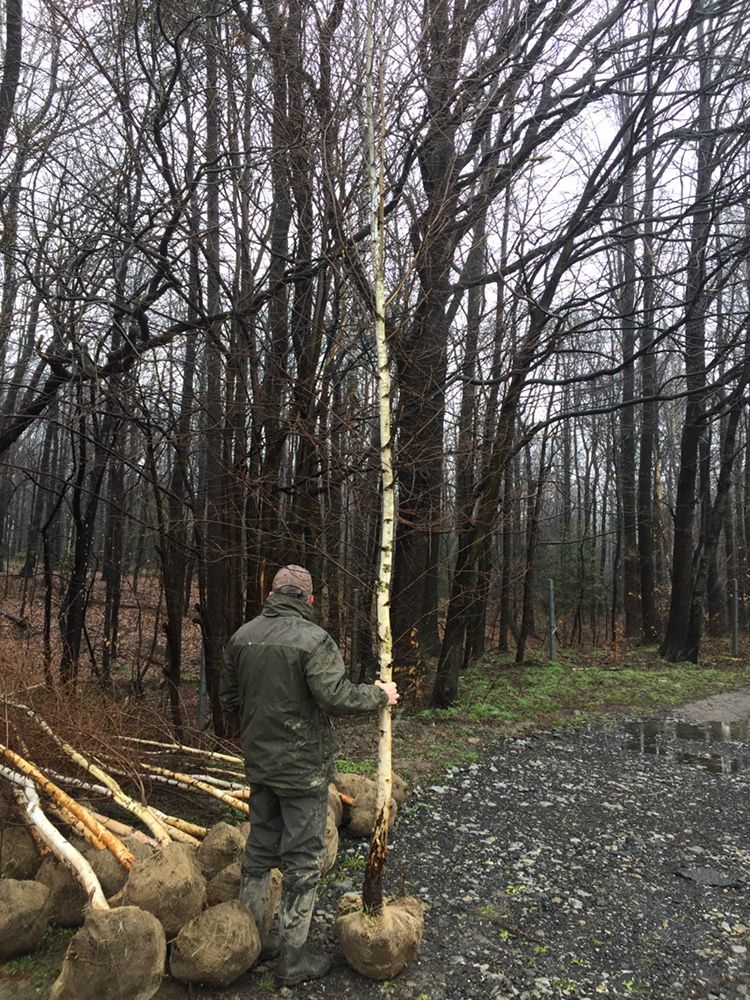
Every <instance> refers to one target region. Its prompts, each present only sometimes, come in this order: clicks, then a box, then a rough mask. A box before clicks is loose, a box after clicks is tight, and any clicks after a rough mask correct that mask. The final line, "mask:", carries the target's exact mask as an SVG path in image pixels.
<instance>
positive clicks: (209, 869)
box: [196, 823, 247, 879]
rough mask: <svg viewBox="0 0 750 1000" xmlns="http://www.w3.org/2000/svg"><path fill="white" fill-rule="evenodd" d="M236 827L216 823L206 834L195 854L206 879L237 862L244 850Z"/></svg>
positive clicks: (240, 835)
mask: <svg viewBox="0 0 750 1000" xmlns="http://www.w3.org/2000/svg"><path fill="white" fill-rule="evenodd" d="M246 840H247V837H243V836H242V834H241V833H240V831H239V830H238V829H237V827H236V826H231V825H230V824H229V823H216V824H215V825H214V826H212V827H211V829H210V830H209V831H208V833H207V834H206V836H205V838H204V839H203V841H202V843H201V845H200V847H199V848H198V850H197V852H196V858H197V861H198V864H199V866H200V870H201V871H202V872H203V874H204V875H205V877H206V878H207V879H211V878H213V877H214V875H218V874H219V872H220V871H222V870H223V869H224V868H226V867H227V865H231V864H232V862H233V861H239V859H240V858H241V857H242V852H243V851H244V850H245V841H246Z"/></svg>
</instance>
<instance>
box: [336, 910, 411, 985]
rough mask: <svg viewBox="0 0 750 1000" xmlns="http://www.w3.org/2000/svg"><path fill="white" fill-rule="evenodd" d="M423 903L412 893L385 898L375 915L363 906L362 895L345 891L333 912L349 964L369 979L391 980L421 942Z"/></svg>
mask: <svg viewBox="0 0 750 1000" xmlns="http://www.w3.org/2000/svg"><path fill="white" fill-rule="evenodd" d="M423 930H424V906H423V905H422V903H421V901H420V900H418V899H416V898H415V897H414V896H402V897H400V898H399V899H392V900H388V901H386V902H385V903H384V904H383V909H382V910H381V912H380V913H379V914H377V915H376V916H370V915H369V914H367V913H365V912H364V911H363V909H362V897H361V896H359V895H358V894H356V893H346V895H345V896H343V897H342V899H341V901H340V903H339V906H338V912H337V914H336V931H337V933H338V938H339V943H340V944H341V950H342V951H343V953H344V956H345V958H346V960H347V962H348V963H349V965H350V966H351V967H352V968H353V969H354V970H355V971H357V972H359V973H360V974H361V975H363V976H366V977H367V978H368V979H378V980H385V979H392V978H393V977H394V976H397V975H398V974H399V972H402V971H403V970H404V969H405V968H406V966H407V965H408V964H409V963H410V962H412V961H413V960H414V958H415V957H416V954H417V952H418V951H419V945H420V942H421V941H422V931H423Z"/></svg>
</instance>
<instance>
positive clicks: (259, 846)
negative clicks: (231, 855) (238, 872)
mask: <svg viewBox="0 0 750 1000" xmlns="http://www.w3.org/2000/svg"><path fill="white" fill-rule="evenodd" d="M327 810H328V786H327V785H325V784H324V785H323V786H322V788H321V789H319V790H317V791H315V792H312V793H308V794H306V795H289V794H287V793H286V792H285V793H283V794H280V793H279V792H278V790H275V789H273V788H270V787H269V786H268V785H252V786H251V794H250V834H249V835H248V838H247V843H246V845H245V853H244V856H243V858H242V874H243V876H244V877H246V878H259V877H261V876H262V875H264V874H265V872H267V871H270V869H271V868H280V869H281V871H282V872H283V874H284V892H285V893H288V894H290V895H297V894H298V893H302V892H306V891H307V890H308V889H314V888H315V887H316V886H317V884H318V882H319V880H320V870H321V862H322V860H323V854H324V850H325V835H326V813H327Z"/></svg>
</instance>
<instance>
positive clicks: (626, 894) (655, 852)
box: [159, 706, 750, 1000]
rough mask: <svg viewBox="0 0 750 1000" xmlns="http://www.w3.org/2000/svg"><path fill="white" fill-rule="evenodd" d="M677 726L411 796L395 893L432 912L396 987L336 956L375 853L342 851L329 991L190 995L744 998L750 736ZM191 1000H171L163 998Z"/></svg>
mask: <svg viewBox="0 0 750 1000" xmlns="http://www.w3.org/2000/svg"><path fill="white" fill-rule="evenodd" d="M692 707H693V708H694V706H692ZM709 714H710V713H709ZM681 717H682V718H683V719H688V720H692V721H689V722H682V721H680V720H679V719H678V718H677V717H672V718H671V720H670V719H659V720H646V721H643V720H622V721H619V722H617V723H616V724H613V725H610V726H607V727H602V726H583V727H578V728H570V729H565V730H560V731H556V732H550V733H541V734H537V735H535V736H533V737H531V738H523V739H512V740H507V741H503V742H501V743H499V744H497V745H496V746H494V747H493V748H492V749H491V750H490V751H489V752H488V753H487V754H486V755H484V756H483V758H482V760H481V761H480V762H479V763H474V764H471V765H468V766H465V767H461V768H456V769H453V770H452V771H450V772H448V773H447V774H446V775H445V776H444V777H443V778H442V779H441V783H440V784H434V785H431V786H425V787H419V788H417V789H416V790H415V791H414V793H413V795H412V797H411V800H410V802H409V803H408V804H407V805H406V806H405V807H404V808H403V810H402V812H401V814H400V815H399V818H398V820H397V823H396V826H395V827H394V830H393V833H392V848H391V855H390V862H389V867H388V879H389V882H390V886H389V889H390V891H391V892H400V891H402V890H403V889H405V890H406V892H408V893H410V894H414V895H417V896H420V897H421V898H422V899H423V900H424V901H425V902H426V903H427V905H428V910H427V913H426V917H425V932H424V939H423V943H422V948H421V953H420V957H419V960H418V961H417V962H415V963H414V964H413V965H412V966H410V967H409V968H408V969H407V970H406V971H405V972H404V973H402V974H401V976H399V977H398V978H397V979H395V980H394V981H393V982H389V983H385V984H383V983H375V982H371V981H368V980H365V979H362V978H361V977H359V976H358V975H356V974H355V973H354V972H352V971H351V970H350V969H349V968H348V967H347V966H346V964H345V962H344V959H343V956H342V955H341V953H340V952H339V951H338V950H337V947H336V943H335V935H334V932H333V925H332V921H333V917H332V910H333V905H334V901H335V899H336V898H337V897H338V896H339V895H340V894H341V893H342V892H343V891H346V890H349V889H351V888H358V887H359V880H360V873H359V871H358V870H357V866H358V865H359V863H360V859H361V858H362V857H363V856H364V854H365V852H366V847H367V845H366V844H365V843H364V842H346V841H342V848H341V851H340V854H339V865H338V867H337V868H336V869H335V870H334V872H333V873H332V874H331V875H330V876H329V877H328V879H327V882H326V885H325V886H324V888H323V890H322V892H321V894H320V900H319V903H320V910H319V911H318V913H317V914H316V919H315V924H314V928H313V939H314V940H315V941H316V943H317V944H319V946H320V947H323V948H327V949H330V950H332V951H333V953H334V954H335V956H336V965H335V967H334V970H333V972H332V973H331V975H330V976H328V977H327V978H326V979H325V980H321V981H319V982H317V983H309V984H306V985H303V986H301V987H298V988H296V989H294V990H280V991H279V990H277V989H276V988H275V987H274V986H273V985H272V979H271V976H270V975H269V973H268V970H264V969H262V968H260V969H255V970H253V971H251V972H250V973H249V974H248V975H246V976H245V977H243V978H242V979H241V980H239V981H238V982H237V983H235V984H234V985H233V986H232V987H230V988H228V989H226V990H223V991H217V990H212V991H208V990H194V991H193V992H192V993H191V994H189V995H190V996H191V997H194V998H196V1000H219V998H226V1000H235V998H240V997H241V998H243V1000H246V998H255V997H258V998H261V997H266V998H269V997H274V996H285V997H294V998H308V1000H313V998H324V997H325V998H338V1000H343V998H349V1000H355V998H356V1000H369V998H394V1000H449V998H450V1000H485V998H495V1000H506V998H507V1000H510V998H516V997H517V998H521V1000H538V998H544V997H554V998H558V997H578V998H591V1000H596V998H598V997H601V996H609V997H641V998H644V997H645V998H649V1000H683V998H700V1000H733V998H740V997H750V966H749V965H748V943H749V939H750V898H749V897H748V884H750V841H749V839H748V833H749V831H750V823H749V822H748V821H749V820H750V803H749V799H748V793H749V792H750V789H749V788H748V784H749V783H750V769H748V770H746V769H745V768H750V743H749V742H748V739H747V723H746V721H745V722H743V721H742V720H741V719H739V720H734V721H733V722H732V723H724V724H723V725H722V724H721V723H720V722H718V721H716V720H715V719H713V720H711V719H707V718H706V717H705V713H704V715H703V716H701V713H700V712H699V711H697V712H696V711H694V712H693V713H692V714H690V713H689V712H687V711H686V712H684V713H682V716H681ZM186 996H188V994H187V993H186V992H185V991H183V990H182V989H181V988H178V987H176V986H175V985H170V986H165V988H164V990H163V991H162V992H160V994H159V1000H176V998H179V997H186Z"/></svg>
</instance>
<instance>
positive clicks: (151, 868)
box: [120, 844, 206, 940]
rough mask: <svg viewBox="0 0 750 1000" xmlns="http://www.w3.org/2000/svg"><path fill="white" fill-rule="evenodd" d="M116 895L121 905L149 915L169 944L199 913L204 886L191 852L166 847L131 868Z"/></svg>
mask: <svg viewBox="0 0 750 1000" xmlns="http://www.w3.org/2000/svg"><path fill="white" fill-rule="evenodd" d="M120 895H121V902H122V904H123V905H125V906H139V907H140V908H141V909H143V910H148V912H149V913H153V914H154V916H155V917H157V918H158V919H159V920H160V921H161V923H162V925H163V927H164V931H165V933H166V935H167V939H169V940H171V939H172V938H173V937H174V936H175V935H176V934H177V933H178V931H179V930H180V928H181V927H183V926H184V925H185V924H186V923H187V922H188V920H192V918H193V917H195V916H197V915H198V914H199V913H200V911H201V910H202V909H203V903H204V901H205V898H206V882H205V879H204V878H203V876H202V875H201V873H200V870H199V868H198V864H197V862H196V860H195V852H194V851H193V850H191V848H189V847H186V846H185V845H184V844H168V845H167V846H166V847H165V848H163V849H162V850H161V851H159V852H158V853H156V854H152V855H151V856H150V857H148V858H145V859H144V860H143V861H137V862H136V863H135V864H134V865H133V868H132V870H131V872H130V876H129V878H128V881H127V882H126V883H125V888H124V889H123V891H122V893H121V894H120Z"/></svg>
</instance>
